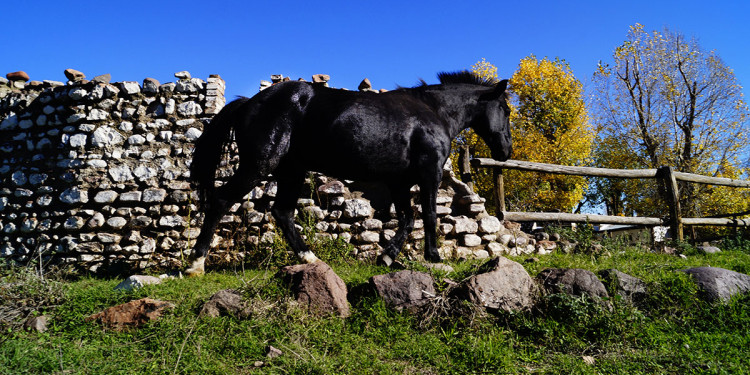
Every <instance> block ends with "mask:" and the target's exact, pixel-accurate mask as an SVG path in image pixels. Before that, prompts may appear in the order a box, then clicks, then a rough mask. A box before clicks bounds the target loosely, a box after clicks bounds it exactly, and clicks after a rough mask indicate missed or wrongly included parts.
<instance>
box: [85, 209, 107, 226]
mask: <svg viewBox="0 0 750 375" xmlns="http://www.w3.org/2000/svg"><path fill="white" fill-rule="evenodd" d="M106 222H107V221H106V220H105V219H104V215H102V213H101V212H97V213H95V214H94V216H92V217H91V219H89V221H88V222H87V223H86V225H87V226H88V227H89V228H91V229H97V228H101V227H102V226H103V225H104V223H106Z"/></svg>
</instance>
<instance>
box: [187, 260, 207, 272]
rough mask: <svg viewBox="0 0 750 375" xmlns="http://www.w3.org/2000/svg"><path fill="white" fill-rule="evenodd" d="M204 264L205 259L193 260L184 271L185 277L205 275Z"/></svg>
mask: <svg viewBox="0 0 750 375" xmlns="http://www.w3.org/2000/svg"><path fill="white" fill-rule="evenodd" d="M205 264H206V257H200V258H198V259H196V260H194V261H193V264H192V265H191V266H190V268H188V269H186V270H185V275H187V276H188V277H196V276H203V274H205V273H206V271H205V268H204V266H205Z"/></svg>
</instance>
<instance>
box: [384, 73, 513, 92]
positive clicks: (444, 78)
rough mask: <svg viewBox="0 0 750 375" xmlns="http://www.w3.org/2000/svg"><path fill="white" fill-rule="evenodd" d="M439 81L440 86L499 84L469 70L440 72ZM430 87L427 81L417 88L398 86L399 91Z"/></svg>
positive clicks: (418, 84)
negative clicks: (452, 84) (453, 84)
mask: <svg viewBox="0 0 750 375" xmlns="http://www.w3.org/2000/svg"><path fill="white" fill-rule="evenodd" d="M437 76H438V80H440V84H441V85H444V84H451V83H468V84H471V85H480V86H485V87H495V86H497V83H498V82H499V81H498V80H497V79H495V78H485V77H480V76H478V75H477V74H475V73H474V72H471V71H468V70H462V71H458V72H440V73H438V75H437ZM427 86H430V85H429V84H428V83H427V82H425V80H423V79H421V78H420V79H419V83H417V85H416V86H413V87H404V86H401V85H397V86H396V89H397V90H402V89H415V88H419V87H427Z"/></svg>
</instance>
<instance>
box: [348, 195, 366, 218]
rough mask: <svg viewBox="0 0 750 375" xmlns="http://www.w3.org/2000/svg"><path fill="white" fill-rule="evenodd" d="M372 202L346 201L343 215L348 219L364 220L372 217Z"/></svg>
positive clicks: (362, 200) (361, 200) (360, 200)
mask: <svg viewBox="0 0 750 375" xmlns="http://www.w3.org/2000/svg"><path fill="white" fill-rule="evenodd" d="M372 214H373V209H372V206H370V202H369V201H366V200H364V199H347V200H345V201H344V207H343V215H344V217H345V218H347V219H364V218H368V217H370V216H372Z"/></svg>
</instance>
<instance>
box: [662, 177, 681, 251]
mask: <svg viewBox="0 0 750 375" xmlns="http://www.w3.org/2000/svg"><path fill="white" fill-rule="evenodd" d="M658 175H659V177H660V178H661V180H662V181H664V187H665V188H666V189H665V192H666V194H665V196H664V200H665V201H666V202H667V205H669V227H670V229H671V231H672V239H676V240H679V241H683V240H684V238H685V237H684V234H683V231H682V214H681V213H680V191H679V188H678V187H677V179H676V178H675V175H674V168H672V167H661V168H659V172H658Z"/></svg>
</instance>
